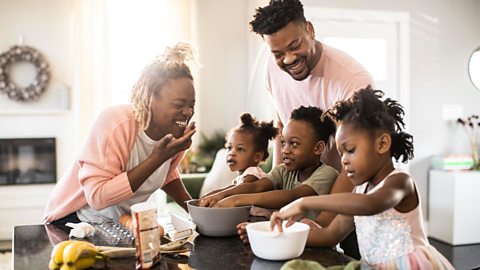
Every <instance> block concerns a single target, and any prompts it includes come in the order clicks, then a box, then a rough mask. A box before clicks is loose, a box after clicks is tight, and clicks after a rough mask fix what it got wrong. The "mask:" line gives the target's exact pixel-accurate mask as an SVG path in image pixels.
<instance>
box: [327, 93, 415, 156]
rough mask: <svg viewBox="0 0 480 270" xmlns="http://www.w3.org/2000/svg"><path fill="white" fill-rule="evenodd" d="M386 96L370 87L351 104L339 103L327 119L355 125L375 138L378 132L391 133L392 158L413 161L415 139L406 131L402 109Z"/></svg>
mask: <svg viewBox="0 0 480 270" xmlns="http://www.w3.org/2000/svg"><path fill="white" fill-rule="evenodd" d="M383 96H384V93H383V92H382V91H381V90H374V89H372V88H371V86H367V87H366V88H364V89H360V90H358V91H357V92H355V94H354V95H353V96H352V97H351V98H350V99H348V100H345V101H339V102H337V103H336V104H335V106H334V107H333V108H332V109H330V110H328V111H327V112H325V116H327V117H329V118H331V119H333V120H334V121H337V122H341V123H348V124H352V125H353V126H354V127H356V128H361V129H363V130H366V131H368V132H369V133H370V134H371V135H372V136H373V135H375V134H376V133H377V132H378V131H381V132H384V131H385V132H388V133H389V134H390V136H391V138H392V146H391V149H390V151H391V155H392V156H393V157H394V158H395V160H396V161H398V160H399V159H400V158H401V157H402V156H403V158H402V162H403V163H407V161H408V160H410V159H412V158H413V137H412V135H410V134H408V133H406V132H405V131H404V128H405V123H404V121H403V116H404V114H405V113H404V111H403V106H402V105H400V104H399V103H398V102H397V101H396V100H393V99H391V98H386V99H384V100H382V97H383Z"/></svg>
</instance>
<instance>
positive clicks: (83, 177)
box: [43, 105, 183, 222]
mask: <svg viewBox="0 0 480 270" xmlns="http://www.w3.org/2000/svg"><path fill="white" fill-rule="evenodd" d="M137 130H138V125H137V122H136V121H135V116H134V114H133V107H132V106H131V105H120V106H115V107H111V108H108V109H106V110H105V111H103V112H102V113H101V114H100V116H99V117H98V119H97V120H96V122H95V124H94V126H93V128H92V130H91V132H90V134H89V136H88V138H87V140H86V142H85V144H84V146H83V149H82V151H81V152H80V154H79V156H78V157H77V159H76V161H75V163H74V164H73V165H72V167H71V168H70V169H69V170H68V171H67V172H66V174H65V175H64V176H63V177H62V179H61V180H60V181H59V182H58V183H57V184H56V186H55V187H54V189H53V191H52V193H51V194H50V197H49V198H48V202H47V206H46V209H45V213H44V218H43V221H44V222H51V221H54V220H58V219H60V218H63V217H65V216H67V215H69V214H71V213H73V212H75V211H77V210H78V209H80V208H82V207H83V206H85V205H86V204H88V205H89V206H90V207H92V208H94V209H97V210H100V209H103V208H105V207H108V206H111V205H114V204H116V203H118V202H121V201H123V200H126V199H128V198H130V197H131V196H132V195H133V191H132V189H131V187H130V182H129V181H128V178H127V173H126V166H127V163H128V159H129V156H130V151H131V149H132V148H133V145H134V143H135V138H136V135H137ZM182 157H183V152H180V153H178V154H176V155H175V156H173V158H172V161H171V164H170V168H169V170H168V174H167V175H168V176H167V178H166V179H165V181H164V184H163V185H166V184H168V183H170V182H171V181H173V180H176V179H180V174H179V172H178V170H177V169H176V168H177V166H178V164H179V163H180V160H181V158H182Z"/></svg>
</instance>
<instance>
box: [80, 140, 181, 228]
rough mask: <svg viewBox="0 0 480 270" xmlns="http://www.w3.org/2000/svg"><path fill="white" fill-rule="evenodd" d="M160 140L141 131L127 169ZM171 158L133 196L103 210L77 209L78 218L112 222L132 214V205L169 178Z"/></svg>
mask: <svg viewBox="0 0 480 270" xmlns="http://www.w3.org/2000/svg"><path fill="white" fill-rule="evenodd" d="M157 143H158V141H154V140H152V139H150V137H148V136H147V134H146V133H145V131H142V132H140V133H139V134H138V135H137V138H136V140H135V144H134V145H133V148H132V151H131V152H130V158H129V159H128V164H127V171H129V170H131V169H132V168H134V167H135V166H137V165H138V164H140V162H142V161H144V160H145V159H147V157H148V156H149V155H150V154H151V153H152V151H153V148H154V146H155V145H156V144H157ZM171 161H172V160H171V159H169V160H167V161H166V162H164V163H163V164H162V166H160V167H159V168H158V169H157V170H156V171H155V172H153V173H152V175H150V177H148V179H147V180H145V182H144V183H143V184H142V185H141V186H140V187H139V188H138V189H137V191H135V193H134V194H133V196H132V197H130V198H129V199H127V200H125V201H122V202H120V203H117V204H116V205H112V206H109V207H107V208H104V209H102V210H99V211H97V210H95V209H93V208H91V207H90V206H88V204H87V205H86V206H84V207H83V208H81V209H79V210H78V211H77V215H78V218H79V219H80V220H81V221H89V222H102V221H106V222H110V221H114V220H118V218H119V217H120V216H121V215H123V214H130V207H131V206H132V205H134V204H136V203H140V202H144V201H146V200H147V199H148V197H150V195H151V194H152V193H153V192H154V191H155V190H157V189H159V188H161V187H162V186H163V182H164V181H165V179H166V178H167V174H168V170H169V168H170V162H171Z"/></svg>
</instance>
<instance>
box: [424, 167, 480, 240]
mask: <svg viewBox="0 0 480 270" xmlns="http://www.w3.org/2000/svg"><path fill="white" fill-rule="evenodd" d="M428 183H429V188H428V225H429V226H428V235H429V236H430V237H433V238H435V239H438V240H441V241H443V242H446V243H449V244H451V245H467V244H477V243H480V229H479V224H480V214H479V213H480V212H479V210H478V208H479V207H480V196H479V192H480V171H442V170H431V171H430V172H429V181H428Z"/></svg>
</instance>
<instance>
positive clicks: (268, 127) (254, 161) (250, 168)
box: [202, 113, 278, 198]
mask: <svg viewBox="0 0 480 270" xmlns="http://www.w3.org/2000/svg"><path fill="white" fill-rule="evenodd" d="M240 122H241V124H240V125H239V126H237V127H235V128H233V129H232V130H230V131H229V132H228V134H227V143H226V144H225V147H226V149H227V155H226V162H227V166H228V167H229V168H230V170H231V171H237V172H238V176H237V177H236V178H235V179H233V181H232V185H229V186H227V187H224V188H221V189H216V190H214V191H211V192H209V193H207V194H205V195H203V196H202V198H204V197H207V196H209V195H212V194H215V193H218V192H220V191H223V190H226V189H228V188H231V187H234V186H235V185H239V184H242V183H251V182H254V181H256V180H258V179H260V178H263V177H264V176H265V175H266V174H265V172H264V171H263V170H262V169H261V168H260V167H258V164H259V163H260V162H262V161H265V160H266V159H267V158H268V155H269V153H268V141H269V140H272V139H274V138H275V137H276V136H277V133H278V130H277V128H275V127H274V126H273V121H272V122H263V121H262V122H260V121H258V120H257V119H255V118H254V117H253V116H252V115H251V114H249V113H244V114H242V115H241V116H240Z"/></svg>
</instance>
